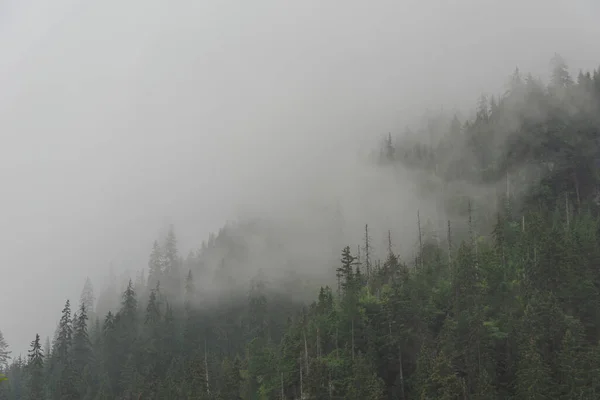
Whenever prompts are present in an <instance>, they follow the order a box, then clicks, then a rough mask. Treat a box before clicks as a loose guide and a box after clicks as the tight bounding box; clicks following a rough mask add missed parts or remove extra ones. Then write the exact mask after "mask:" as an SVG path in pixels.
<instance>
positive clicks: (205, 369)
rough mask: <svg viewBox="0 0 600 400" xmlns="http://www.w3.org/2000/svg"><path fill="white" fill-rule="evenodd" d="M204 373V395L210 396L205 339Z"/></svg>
mask: <svg viewBox="0 0 600 400" xmlns="http://www.w3.org/2000/svg"><path fill="white" fill-rule="evenodd" d="M204 371H205V373H206V393H207V394H208V395H209V396H210V381H209V379H208V353H207V348H206V339H204Z"/></svg>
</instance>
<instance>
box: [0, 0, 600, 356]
mask: <svg viewBox="0 0 600 400" xmlns="http://www.w3.org/2000/svg"><path fill="white" fill-rule="evenodd" d="M595 3H596V2H595V1H594V0H569V1H567V0H564V1H558V0H526V1H522V0H520V1H519V0H498V1H492V0H456V1H447V0H404V1H397V0H396V1H369V2H366V1H354V0H352V1H348V0H346V1H329V2H326V1H317V0H310V1H306V0H305V1H295V2H291V1H289V2H284V1H274V0H269V1H267V0H263V1H259V2H247V1H235V2H234V1H214V2H208V1H192V0H178V1H165V0H161V1H159V0H144V1H141V0H129V1H122V0H119V1H117V0H104V1H87V2H83V1H75V0H55V1H52V2H51V4H50V3H49V2H47V1H42V0H27V1H26V0H4V1H3V2H0V54H1V55H2V56H1V57H0V88H1V89H0V138H1V139H2V141H1V146H0V181H1V182H2V188H3V191H2V196H1V197H0V205H1V208H0V210H1V211H0V226H2V231H1V233H0V235H1V237H0V250H1V252H2V259H3V262H2V264H1V265H0V329H1V330H2V331H3V332H4V333H5V337H6V339H7V341H8V342H9V343H10V344H11V345H12V346H13V347H14V348H15V350H17V351H20V350H24V349H25V348H26V346H27V345H28V343H29V341H31V340H32V339H33V337H34V335H35V333H36V332H39V333H40V334H41V335H43V336H46V335H51V333H52V330H53V328H54V326H55V321H56V320H57V318H58V316H59V313H60V310H61V308H62V305H63V303H64V301H65V299H66V298H67V297H70V298H71V299H72V300H73V301H77V300H78V297H79V292H80V290H81V288H82V286H83V283H84V280H85V277H86V276H88V275H89V276H91V277H92V279H93V280H94V282H95V284H96V287H97V288H98V287H99V286H101V284H102V283H103V277H104V275H105V270H106V266H107V265H108V263H109V262H110V261H111V260H115V262H116V263H117V265H125V266H127V267H129V268H131V269H138V268H141V267H143V266H145V265H146V256H147V254H148V253H149V250H150V248H151V243H152V241H153V239H154V238H155V237H156V236H157V235H158V232H160V231H161V229H163V227H164V225H165V224H166V223H170V222H173V223H175V224H176V226H177V228H178V233H179V236H180V239H181V242H182V247H183V248H185V249H187V248H190V247H195V246H197V245H198V244H199V242H200V241H201V240H202V239H203V238H205V237H206V235H207V234H208V232H209V231H214V230H216V229H218V228H219V227H220V226H221V225H222V224H223V223H224V222H225V221H226V220H227V219H233V218H235V217H236V215H238V214H239V213H240V212H242V211H244V210H247V209H248V208H252V206H258V205H259V204H261V203H263V204H270V205H274V204H279V203H286V204H292V207H295V206H298V207H299V206H300V205H299V204H300V203H301V202H302V201H303V200H305V196H304V195H305V194H306V192H309V193H313V194H314V193H316V194H319V190H320V189H321V188H323V187H324V185H325V184H327V183H328V182H333V181H335V180H337V178H340V176H343V177H344V180H345V181H346V182H348V181H351V179H352V176H349V175H348V173H347V171H348V169H345V167H346V164H344V163H342V162H341V161H342V160H343V159H347V158H351V157H352V156H353V154H354V150H355V147H356V145H357V144H358V143H364V142H365V136H367V135H378V134H384V133H386V132H388V131H399V130H401V129H403V127H404V124H405V123H406V122H407V121H409V120H410V119H411V118H412V117H414V116H415V115H418V114H419V113H420V112H421V111H423V110H424V108H425V107H427V106H430V107H440V106H442V105H445V106H446V107H452V106H460V107H466V106H470V105H471V104H474V103H475V100H476V98H477V96H478V95H479V94H480V92H482V91H486V92H499V91H500V90H501V88H502V83H503V82H504V81H505V78H506V76H507V75H508V74H510V72H512V70H513V69H514V67H515V66H516V65H519V67H520V68H521V69H522V70H524V71H533V72H535V73H539V74H544V73H545V72H546V70H547V66H548V60H549V59H550V57H551V56H552V54H553V53H554V52H555V51H557V52H559V53H561V54H562V55H563V56H564V57H565V58H567V60H568V61H569V62H570V65H571V66H572V67H573V69H574V71H573V72H576V70H575V68H580V67H581V68H593V67H596V66H598V65H600V53H599V52H598V51H595V50H596V49H597V48H598V39H600V25H599V24H597V21H598V20H599V18H600V8H599V7H598V6H597V5H595ZM333 149H336V155H332V150H333ZM342 154H343V155H344V156H343V157H342V156H341V155H342ZM346 154H350V155H349V156H348V155H346ZM332 166H333V167H335V168H329V167H332ZM344 174H346V175H344ZM315 177H318V179H316V178H315ZM308 178H311V180H310V182H311V183H312V185H313V186H310V185H308V186H307V185H306V184H304V182H305V181H307V180H308ZM329 190H330V191H334V189H331V188H330V189H329ZM331 194H332V195H334V196H335V194H336V193H331ZM263 196H264V197H266V198H267V199H269V200H268V201H265V202H259V200H260V199H261V198H262V197H263ZM303 196H304V197H303ZM294 201H295V202H296V203H294ZM373 212H375V211H373ZM379 217H381V218H385V216H379Z"/></svg>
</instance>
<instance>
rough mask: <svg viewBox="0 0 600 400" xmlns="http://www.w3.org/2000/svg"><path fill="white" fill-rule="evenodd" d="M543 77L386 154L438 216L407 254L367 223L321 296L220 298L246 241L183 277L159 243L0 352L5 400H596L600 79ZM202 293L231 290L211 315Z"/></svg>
mask: <svg viewBox="0 0 600 400" xmlns="http://www.w3.org/2000/svg"><path fill="white" fill-rule="evenodd" d="M551 72H552V73H551V78H550V80H549V81H548V82H542V81H541V80H539V79H537V78H534V77H533V76H531V75H527V74H522V73H521V72H520V71H519V70H515V71H514V73H513V74H512V75H511V76H510V78H509V80H508V83H507V89H506V91H505V92H504V93H501V94H500V95H496V96H490V97H486V96H482V97H481V98H480V99H479V100H478V101H477V104H476V107H475V109H474V112H473V115H472V116H470V117H468V118H463V117H461V116H458V115H456V116H452V117H450V118H446V117H443V116H440V117H436V116H432V117H430V119H429V121H428V123H426V124H425V126H423V127H417V128H415V130H414V131H413V130H407V131H406V132H403V133H399V134H398V135H392V134H390V135H389V136H386V137H385V140H383V141H382V144H381V148H380V149H378V151H377V152H375V153H376V156H375V157H374V160H373V162H375V163H377V165H378V168H381V169H382V170H383V169H391V170H394V169H400V168H402V169H405V170H410V171H413V172H414V173H415V174H417V176H421V177H422V179H421V181H422V187H423V192H424V195H425V194H427V195H429V196H433V197H435V198H436V199H438V203H439V211H440V212H439V214H438V216H437V217H435V218H433V219H434V222H433V223H431V220H429V216H424V215H421V214H420V213H419V210H414V211H415V212H414V214H415V217H414V218H415V231H416V232H417V234H416V235H415V243H416V244H415V245H414V247H415V251H414V252H412V253H410V254H396V253H394V250H393V249H394V247H395V244H394V238H393V237H392V235H390V237H389V246H388V250H387V251H386V253H387V254H386V255H385V256H382V255H381V253H382V251H381V250H382V249H379V253H377V254H376V253H375V252H373V250H372V247H371V246H372V245H371V235H372V232H370V230H369V226H368V222H369V221H365V229H364V232H363V233H362V236H363V238H364V240H363V241H362V242H361V243H347V244H345V245H343V246H341V248H339V249H337V248H336V249H332V251H336V252H337V253H338V254H339V255H338V256H337V259H338V261H337V263H336V264H335V265H323V266H320V268H321V269H322V270H323V271H326V273H325V275H327V276H328V278H326V279H324V280H323V281H322V282H315V281H314V280H313V281H306V280H302V278H301V277H300V276H299V275H297V274H296V275H294V274H289V275H287V276H286V278H285V279H284V281H285V282H283V283H278V284H277V285H273V284H272V283H271V281H270V279H269V278H270V277H269V276H268V275H267V274H265V273H258V274H257V275H256V276H254V277H253V278H252V279H250V280H248V281H245V282H241V283H240V282H236V283H233V281H232V283H231V285H229V286H227V285H226V283H227V282H228V280H232V279H233V277H235V275H236V271H235V270H232V269H231V265H234V264H235V265H239V264H243V262H244V246H243V244H240V240H239V237H240V236H243V235H241V234H236V229H237V230H242V228H243V224H242V223H240V224H239V225H237V226H230V227H227V229H223V230H222V231H221V232H219V234H217V235H211V236H210V238H209V240H208V241H207V242H205V243H203V244H202V246H201V248H199V249H198V250H197V251H194V252H191V253H190V254H189V255H187V256H186V257H184V256H182V255H181V254H180V253H179V251H178V248H177V238H176V234H175V230H174V229H172V230H171V231H170V232H169V234H168V235H167V236H166V238H164V239H161V240H158V241H157V242H155V244H154V247H153V248H151V249H149V261H148V267H147V268H146V269H145V272H143V273H141V274H140V275H139V276H138V277H137V279H133V280H129V281H128V282H126V284H125V285H124V286H123V289H121V287H119V282H117V279H116V278H115V277H114V276H113V278H112V280H111V283H110V284H109V286H108V288H107V289H106V290H104V291H102V292H100V293H99V295H98V298H97V299H96V296H95V294H94V289H93V287H92V283H91V282H89V281H88V282H86V284H85V287H84V289H83V291H82V295H81V299H76V300H77V301H71V302H69V301H67V302H66V303H65V304H64V308H63V309H62V312H61V313H60V318H59V319H58V324H57V328H56V331H55V333H54V336H53V337H49V338H41V337H40V335H38V334H36V332H31V348H30V350H29V351H28V353H27V354H23V355H21V356H16V355H14V354H11V353H10V352H9V347H8V344H7V343H6V342H5V341H4V339H3V338H2V336H1V334H0V372H2V373H3V375H4V376H5V377H6V380H3V381H2V382H0V399H2V400H4V399H7V400H8V399H10V400H21V399H32V400H37V399H48V400H54V399H55V400H75V399H85V400H113V399H221V400H234V399H265V400H266V399H289V400H292V399H323V400H327V399H354V400H380V399H381V400H383V399H394V400H405V399H406V400H408V399H442V400H444V399H445V400H450V399H461V400H463V399H523V400H525V399H527V400H529V399H599V398H600V141H599V139H600V69H598V70H596V71H591V72H580V73H579V75H578V76H576V77H574V76H571V75H570V74H569V72H568V68H567V65H566V62H565V61H564V60H563V59H562V58H560V57H559V56H556V57H555V58H554V59H553V63H552V71H551ZM377 135H379V133H378V134H376V135H375V136H377ZM372 195H373V196H378V194H377V193H373V194H372ZM391 200H393V199H391ZM449 215H451V216H452V217H451V218H446V217H440V216H449ZM247 225H248V226H250V225H252V224H251V223H248V224H247ZM248 226H246V227H245V229H250V228H248ZM410 245H411V246H412V245H413V244H412V243H411V244H410ZM307 252H310V249H307ZM208 260H211V262H209V261H208ZM214 260H218V262H217V263H216V264H217V267H216V268H209V267H208V265H209V264H214ZM233 261H235V262H233ZM214 281H218V282H219V285H218V286H219V287H230V288H231V290H224V291H222V292H221V293H220V294H219V295H214V294H211V295H210V296H208V295H207V294H206V292H205V291H204V289H203V288H204V287H206V286H207V284H208V285H209V286H210V283H211V282H214ZM224 283H225V284H224ZM282 285H283V286H284V287H288V288H296V289H297V290H298V288H301V289H300V290H302V291H303V292H304V293H305V294H306V295H307V296H309V298H311V300H310V301H304V299H301V298H300V297H298V296H290V295H286V293H288V294H289V293H290V291H291V289H290V290H289V291H288V290H287V289H285V290H281V287H282ZM285 285H288V286H285ZM275 286H277V287H275ZM119 292H120V293H119ZM96 300H97V301H96ZM58 311H59V310H57V315H58ZM11 356H12V357H11ZM0 378H2V377H0ZM2 379H4V378H2Z"/></svg>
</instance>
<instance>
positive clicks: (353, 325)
mask: <svg viewBox="0 0 600 400" xmlns="http://www.w3.org/2000/svg"><path fill="white" fill-rule="evenodd" d="M352 361H354V317H353V318H352Z"/></svg>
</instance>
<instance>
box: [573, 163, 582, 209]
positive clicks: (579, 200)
mask: <svg viewBox="0 0 600 400" xmlns="http://www.w3.org/2000/svg"><path fill="white" fill-rule="evenodd" d="M573 180H574V181H575V194H576V195H577V207H578V209H579V210H580V209H581V197H580V196H579V179H577V173H575V172H573Z"/></svg>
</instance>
